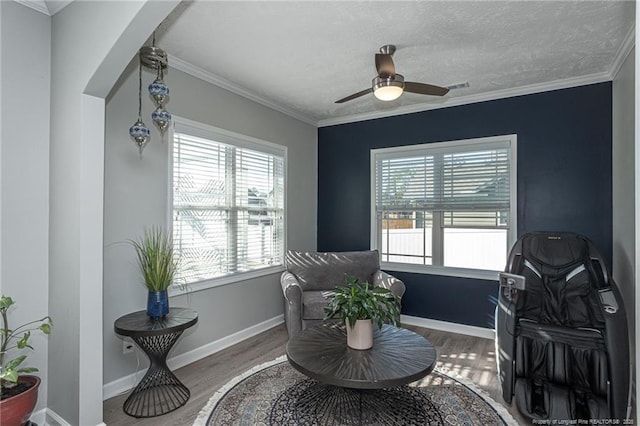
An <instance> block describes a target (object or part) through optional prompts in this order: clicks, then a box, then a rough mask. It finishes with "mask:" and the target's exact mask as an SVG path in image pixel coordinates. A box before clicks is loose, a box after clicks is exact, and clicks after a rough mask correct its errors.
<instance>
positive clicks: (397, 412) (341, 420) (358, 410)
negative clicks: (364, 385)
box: [285, 380, 442, 426]
mask: <svg viewBox="0 0 640 426" xmlns="http://www.w3.org/2000/svg"><path fill="white" fill-rule="evenodd" d="M305 382H306V386H304V387H305V389H298V391H297V392H296V390H295V389H290V390H289V392H290V395H289V396H290V397H292V398H295V399H296V400H295V402H294V410H295V419H296V424H297V425H301V426H302V425H309V426H311V425H313V426H316V425H323V426H324V425H327V426H328V425H348V426H351V425H380V426H391V425H394V426H406V425H428V424H442V418H441V417H440V414H439V413H438V410H436V409H435V407H434V406H433V404H432V403H431V402H430V401H429V400H428V399H427V398H425V396H424V395H423V394H422V393H421V392H420V391H417V390H416V389H414V388H412V387H410V386H400V387H397V388H391V389H349V388H341V387H337V386H331V385H326V384H322V383H318V382H315V381H312V380H309V381H306V380H305V381H303V382H302V383H301V384H303V383H305ZM310 382H312V383H311V384H310ZM307 386H308V387H307ZM294 387H295V386H294ZM285 393H286V392H285ZM296 393H298V394H297V395H296Z"/></svg>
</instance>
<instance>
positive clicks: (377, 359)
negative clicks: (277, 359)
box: [287, 322, 436, 389]
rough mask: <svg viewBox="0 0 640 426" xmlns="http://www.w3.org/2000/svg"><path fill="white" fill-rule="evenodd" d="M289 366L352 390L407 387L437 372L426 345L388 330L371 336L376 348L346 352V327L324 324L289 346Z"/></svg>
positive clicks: (388, 327)
mask: <svg viewBox="0 0 640 426" xmlns="http://www.w3.org/2000/svg"><path fill="white" fill-rule="evenodd" d="M287 358H288V360H289V363H291V365H292V366H293V367H294V368H295V369H297V370H298V371H300V372H301V373H303V374H304V375H306V376H308V377H311V378H312V379H315V380H318V381H319V382H322V383H325V384H329V385H334V386H340V387H344V388H354V389H382V388H392V387H397V386H402V385H406V384H408V383H411V382H414V381H416V380H418V379H421V378H422V377H424V376H426V375H427V374H429V373H430V372H431V370H433V367H434V366H435V362H436V350H435V348H434V347H433V345H432V344H431V342H429V341H428V340H427V339H425V338H424V337H422V336H420V335H418V334H416V333H414V332H412V331H410V330H407V329H404V328H397V327H393V326H391V325H386V324H385V325H384V326H382V328H381V329H380V330H375V331H374V333H373V348H371V349H368V350H364V351H361V350H357V349H351V348H349V347H348V346H347V332H346V329H345V326H344V324H341V323H337V322H330V323H323V324H320V325H315V326H312V327H309V328H307V329H305V330H302V331H301V332H300V333H298V334H296V335H295V336H293V337H292V338H291V339H289V342H288V343H287Z"/></svg>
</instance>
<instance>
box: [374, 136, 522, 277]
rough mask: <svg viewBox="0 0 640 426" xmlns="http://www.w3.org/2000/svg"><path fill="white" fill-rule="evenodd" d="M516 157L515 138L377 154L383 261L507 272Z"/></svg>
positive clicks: (378, 240) (378, 243)
mask: <svg viewBox="0 0 640 426" xmlns="http://www.w3.org/2000/svg"><path fill="white" fill-rule="evenodd" d="M514 153H515V135H510V136H504V137H492V138H482V139H475V140H466V141H453V142H443V143H434V144H422V145H414V146H407V147H397V148H385V149H379V150H372V181H373V182H374V184H373V188H372V190H373V194H372V199H373V205H372V246H373V247H374V248H377V249H379V250H380V252H381V254H382V261H383V263H384V262H387V263H398V264H413V265H416V264H417V265H429V266H440V267H455V268H467V269H483V270H499V269H502V267H503V266H504V262H505V261H506V252H507V249H508V245H509V243H510V242H512V240H513V235H511V234H512V232H511V230H512V225H513V222H515V208H514V207H513V206H514V203H515V196H514V194H515V155H514ZM514 231H515V229H514ZM513 233H515V232H513Z"/></svg>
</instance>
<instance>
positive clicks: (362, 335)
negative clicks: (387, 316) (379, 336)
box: [346, 319, 373, 350]
mask: <svg viewBox="0 0 640 426" xmlns="http://www.w3.org/2000/svg"><path fill="white" fill-rule="evenodd" d="M346 322H347V324H346V325H347V346H349V347H350V348H352V349H358V350H366V349H371V347H372V346H373V322H372V321H371V320H370V319H366V320H356V323H355V325H354V326H353V327H351V326H350V324H349V321H348V320H347V321H346Z"/></svg>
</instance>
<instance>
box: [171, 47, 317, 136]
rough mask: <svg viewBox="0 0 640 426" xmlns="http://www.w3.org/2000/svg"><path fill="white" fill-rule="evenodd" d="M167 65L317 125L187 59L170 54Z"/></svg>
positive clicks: (303, 116)
mask: <svg viewBox="0 0 640 426" xmlns="http://www.w3.org/2000/svg"><path fill="white" fill-rule="evenodd" d="M169 66H170V67H171V68H175V69H177V70H178V71H182V72H185V73H187V74H189V75H191V76H193V77H196V78H199V79H200V80H204V81H206V82H207V83H211V84H213V85H214V86H218V87H220V88H222V89H225V90H228V91H229V92H232V93H235V94H236V95H240V96H242V97H245V98H247V99H249V100H251V101H254V102H256V103H259V104H261V105H264V106H266V107H268V108H271V109H273V110H276V111H278V112H281V113H283V114H285V115H288V116H290V117H292V118H295V119H296V120H300V121H302V122H304V123H307V124H310V125H312V126H316V127H317V125H318V121H317V120H314V119H312V118H310V117H307V116H306V115H302V114H300V113H299V112H296V111H293V110H291V109H289V108H286V107H284V106H282V105H279V104H277V103H275V102H272V101H270V100H268V99H265V98H263V97H261V96H258V95H256V94H255V93H253V92H251V91H250V90H248V89H246V88H244V87H242V86H240V85H237V84H235V83H233V82H231V81H229V80H227V79H226V78H223V77H220V76H218V75H216V74H213V73H211V72H209V71H207V70H204V69H202V68H200V67H198V66H195V65H193V64H191V63H189V62H187V61H183V60H182V59H180V58H178V57H176V56H172V55H169Z"/></svg>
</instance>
